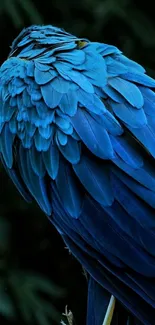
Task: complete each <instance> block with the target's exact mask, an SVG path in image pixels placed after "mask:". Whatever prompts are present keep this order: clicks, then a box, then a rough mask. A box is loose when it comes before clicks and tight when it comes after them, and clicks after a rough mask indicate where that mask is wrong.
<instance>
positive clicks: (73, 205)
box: [0, 26, 155, 325]
mask: <svg viewBox="0 0 155 325" xmlns="http://www.w3.org/2000/svg"><path fill="white" fill-rule="evenodd" d="M153 88H155V80H153V79H152V78H150V77H149V76H147V75H146V74H145V70H144V69H143V68H142V67H141V66H140V65H139V64H137V63H136V62H134V61H132V60H130V59H128V58H126V57H125V56H124V55H123V54H122V53H121V52H120V51H119V50H118V49H117V48H116V47H114V46H111V45H107V44H100V43H97V42H96V43H95V42H93V43H92V42H89V41H88V40H87V39H80V38H77V37H75V36H73V35H71V34H68V33H66V32H65V31H64V30H62V29H59V28H56V27H53V26H32V27H30V28H27V29H25V30H24V31H22V32H21V34H20V35H19V36H18V37H17V39H16V40H15V41H14V42H13V44H12V49H11V52H10V54H9V57H8V59H7V60H6V61H5V62H4V64H3V65H2V66H1V68H0V98H1V104H0V153H1V160H2V163H3V164H4V167H5V168H6V171H7V173H8V174H9V176H10V177H11V179H12V180H13V182H14V183H15V185H16V186H17V188H18V190H19V191H20V193H21V194H22V195H23V196H24V198H25V199H26V200H27V201H31V200H32V199H35V200H36V201H37V203H38V204H39V206H40V208H41V209H42V210H43V211H44V212H45V213H46V214H47V215H48V217H49V218H50V220H51V222H52V223H53V225H54V226H55V227H56V228H57V230H58V231H59V233H60V234H61V236H62V237H63V239H64V241H65V243H66V244H67V245H68V247H69V248H70V249H71V251H72V253H73V254H74V255H75V256H76V258H77V259H78V260H79V261H80V262H81V263H82V264H83V266H84V267H85V269H86V270H87V271H88V273H89V274H90V278H91V281H94V280H95V286H94V288H95V290H96V288H97V292H98V295H99V294H101V296H102V294H103V296H104V294H105V299H107V301H109V299H110V296H109V295H111V294H112V295H113V296H114V297H115V298H116V300H117V301H118V302H119V303H120V305H122V306H123V307H124V308H125V310H127V311H126V320H125V323H124V324H126V325H127V324H128V325H129V324H131V323H132V322H133V323H132V324H134V325H138V324H139V325H140V324H144V325H154V321H153V319H155V309H154V308H155V249H154V246H155V93H154V91H153V90H152V89H153ZM98 285H100V286H101V287H102V288H101V287H100V288H99V289H98ZM103 288H104V289H103ZM91 304H92V301H91V303H90V305H91ZM101 304H102V302H101ZM88 310H89V308H88ZM94 315H95V312H94ZM96 315H97V314H96ZM98 316H99V315H98ZM95 319H96V318H95V316H94V318H89V317H88V325H102V323H101V320H100V317H98V320H95ZM106 324H108V323H106ZM109 324H110V323H109ZM111 324H112V325H118V317H116V315H115V316H114V318H113V323H111ZM119 324H120V322H119ZM104 325H105V324H104Z"/></svg>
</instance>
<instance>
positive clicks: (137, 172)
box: [113, 157, 155, 190]
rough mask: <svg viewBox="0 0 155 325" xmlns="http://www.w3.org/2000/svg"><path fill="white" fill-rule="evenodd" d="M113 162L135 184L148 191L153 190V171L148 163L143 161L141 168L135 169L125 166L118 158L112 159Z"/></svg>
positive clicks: (154, 185) (154, 183) (154, 175)
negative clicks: (137, 183) (132, 179)
mask: <svg viewBox="0 0 155 325" xmlns="http://www.w3.org/2000/svg"><path fill="white" fill-rule="evenodd" d="M113 162H114V164H116V165H117V166H118V167H119V168H120V169H122V170H123V171H124V172H125V173H126V174H128V175H129V176H131V177H132V178H134V179H135V180H136V181H137V182H139V183H140V184H142V185H143V186H145V187H146V188H148V189H150V190H155V170H154V168H153V166H151V165H150V164H149V163H147V162H146V161H145V162H144V164H143V166H142V167H140V168H138V169H137V168H133V167H131V166H129V165H128V164H126V163H125V162H124V161H123V160H122V159H120V158H119V157H118V158H115V159H113Z"/></svg>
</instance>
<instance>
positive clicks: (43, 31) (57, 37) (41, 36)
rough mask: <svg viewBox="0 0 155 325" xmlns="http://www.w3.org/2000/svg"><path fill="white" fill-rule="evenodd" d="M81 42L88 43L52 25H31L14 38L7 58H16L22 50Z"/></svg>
mask: <svg viewBox="0 0 155 325" xmlns="http://www.w3.org/2000/svg"><path fill="white" fill-rule="evenodd" d="M70 42H71V43H72V44H73V42H74V44H75V42H82V43H81V44H82V45H83V42H84V43H85V42H86V43H88V40H84V39H79V38H77V37H76V36H74V35H72V34H70V33H68V32H66V31H65V30H64V29H62V28H59V27H55V26H52V25H33V26H30V27H28V28H24V29H23V30H22V31H21V33H20V34H19V35H18V36H17V37H16V38H15V40H14V41H13V43H12V46H11V52H10V53H9V57H11V56H17V55H18V54H20V53H21V52H22V53H23V51H24V49H26V50H32V48H33V49H34V48H35V49H38V50H39V49H40V48H42V49H45V50H46V48H48V49H49V47H50V48H51V49H52V48H56V47H60V45H61V44H62V45H63V44H65V43H70Z"/></svg>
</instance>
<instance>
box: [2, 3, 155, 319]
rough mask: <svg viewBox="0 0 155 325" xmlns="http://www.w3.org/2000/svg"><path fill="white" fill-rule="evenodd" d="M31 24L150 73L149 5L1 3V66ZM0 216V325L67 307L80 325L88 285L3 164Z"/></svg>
mask: <svg viewBox="0 0 155 325" xmlns="http://www.w3.org/2000/svg"><path fill="white" fill-rule="evenodd" d="M30 24H53V25H57V26H61V27H63V28H65V29H66V30H68V31H69V32H71V33H74V34H76V35H78V36H84V37H87V38H89V39H91V40H92V41H100V42H105V43H109V44H113V45H115V46H117V47H119V48H120V49H121V50H122V51H123V52H124V53H125V54H126V55H127V56H129V57H130V58H132V59H134V60H136V61H137V62H139V63H141V64H142V65H143V66H144V67H145V68H146V70H147V72H148V73H149V74H150V75H152V76H155V73H154V70H155V21H154V3H153V1H152V0H147V2H142V1H140V0H44V1H41V0H0V27H1V29H0V30H1V32H0V42H1V51H0V60H1V63H2V62H3V61H4V60H5V59H6V57H7V55H8V52H9V46H10V45H11V42H12V40H13V39H14V38H15V37H16V36H17V34H18V33H19V32H20V30H21V29H22V28H23V27H26V26H28V25H30ZM0 215H1V216H3V217H0V324H2V325H8V324H11V325H21V324H22V325H24V324H27V325H30V324H33V325H35V324H40V325H47V324H48V325H50V324H52V325H53V324H56V323H57V324H58V323H59V324H60V319H61V313H62V312H63V311H64V309H65V305H68V306H69V310H70V309H71V310H72V312H73V315H74V316H75V319H76V325H78V324H85V313H86V290H87V282H86V280H85V277H84V276H83V272H82V269H81V267H80V266H79V264H78V263H77V262H76V261H75V260H74V258H73V257H72V256H70V255H69V254H68V251H67V250H65V249H64V244H63V243H62V241H61V239H60V237H59V235H57V233H56V231H55V230H54V229H53V227H52V225H51V224H50V222H49V221H48V220H47V218H46V217H45V216H44V215H43V213H42V212H41V211H40V210H39V208H38V207H37V206H36V204H35V203H33V204H32V205H28V204H26V203H25V202H24V200H23V199H22V198H21V197H20V195H19V194H18V192H17V190H16V189H15V187H14V186H13V185H12V183H11V181H10V180H9V179H8V177H7V175H6V173H5V171H4V170H3V168H2V166H0ZM56 283H57V284H56ZM60 288H66V289H67V290H66V295H64V291H63V290H62V289H60ZM54 306H55V307H54ZM66 320H67V319H66V318H65V317H64V318H63V321H64V323H65V324H66V323H67V321H66ZM63 321H62V324H63Z"/></svg>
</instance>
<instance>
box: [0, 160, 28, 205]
mask: <svg viewBox="0 0 155 325" xmlns="http://www.w3.org/2000/svg"><path fill="white" fill-rule="evenodd" d="M0 158H1V162H2V164H3V166H4V168H5V170H6V172H7V174H8V175H9V177H10V178H11V180H12V182H13V183H14V184H15V186H16V187H17V189H18V191H19V192H20V194H21V195H22V196H23V198H24V200H25V201H27V202H28V203H30V202H32V197H31V196H30V194H29V193H28V192H27V191H26V188H25V185H24V184H23V181H22V179H21V177H20V175H18V173H17V171H16V170H15V169H14V168H11V169H10V168H7V166H6V164H5V162H4V159H3V157H2V155H1V154H0Z"/></svg>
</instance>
